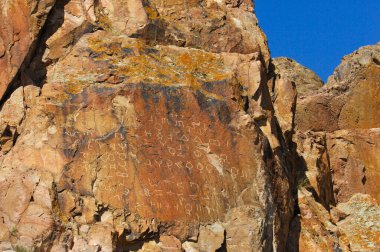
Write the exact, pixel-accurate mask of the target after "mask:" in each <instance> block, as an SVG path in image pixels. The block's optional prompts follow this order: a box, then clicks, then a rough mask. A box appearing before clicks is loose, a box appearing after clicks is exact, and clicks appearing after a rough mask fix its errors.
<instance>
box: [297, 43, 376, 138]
mask: <svg viewBox="0 0 380 252" xmlns="http://www.w3.org/2000/svg"><path fill="white" fill-rule="evenodd" d="M379 47H380V45H379V44H377V45H373V46H368V47H364V48H362V49H359V50H358V51H357V52H354V53H353V54H351V55H349V56H347V57H345V58H344V59H343V61H342V63H341V65H340V66H338V68H337V69H336V71H335V75H334V76H332V77H330V79H329V81H328V83H327V85H326V87H325V91H324V92H322V93H320V94H316V95H312V96H309V97H307V98H305V99H303V100H302V101H300V102H299V103H298V104H297V113H296V119H295V121H296V125H297V127H298V129H300V130H302V131H304V130H315V131H335V130H339V129H358V128H359V129H368V128H377V127H378V126H379V125H380V121H379V120H380V119H379V118H380V116H379V111H380V107H379V106H380V105H379V104H380V103H379V100H380V96H379V90H380V89H379V88H380V86H379V83H380V65H379V60H378V58H379V57H380V56H379V55H380V54H379ZM339 76H341V77H339Z"/></svg>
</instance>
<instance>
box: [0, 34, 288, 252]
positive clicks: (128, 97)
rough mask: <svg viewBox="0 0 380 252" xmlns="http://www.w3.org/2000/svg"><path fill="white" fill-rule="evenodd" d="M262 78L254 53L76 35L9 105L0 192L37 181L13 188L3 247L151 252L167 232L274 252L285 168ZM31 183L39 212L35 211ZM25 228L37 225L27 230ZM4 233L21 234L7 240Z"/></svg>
mask: <svg viewBox="0 0 380 252" xmlns="http://www.w3.org/2000/svg"><path fill="white" fill-rule="evenodd" d="M244 68H248V69H249V73H250V74H252V75H253V76H256V79H255V80H252V79H250V78H247V72H245V71H240V70H241V69H244ZM265 78H266V76H265V62H264V61H263V59H262V57H261V56H260V54H259V53H252V54H236V53H221V54H215V53H211V52H207V51H204V50H198V49H188V48H182V47H176V46H163V45H156V46H153V45H149V44H147V43H146V42H145V41H144V40H141V39H135V38H128V37H127V36H125V35H119V36H117V35H112V34H110V33H109V32H105V31H97V32H95V33H91V34H87V35H84V36H83V37H82V38H81V39H79V40H78V42H77V43H76V44H75V46H74V47H73V48H72V50H71V51H70V52H69V54H67V55H66V56H65V57H63V58H62V59H60V60H59V61H58V62H57V63H56V64H54V65H53V66H51V67H50V68H49V70H48V72H47V79H46V84H44V85H43V87H42V89H41V91H40V92H38V93H37V97H34V98H33V99H32V100H33V101H34V102H30V105H28V106H26V105H25V104H24V103H23V102H22V101H24V100H26V99H25V97H24V99H23V95H25V93H23V92H20V94H18V96H16V95H15V98H14V99H13V100H15V102H13V100H12V101H10V102H13V103H16V101H18V100H20V102H19V103H20V110H21V111H22V113H20V115H23V116H22V120H16V119H17V118H16V119H14V120H13V121H17V123H16V124H17V125H15V126H14V127H15V128H16V129H17V135H16V136H15V137H14V138H13V141H12V145H11V146H10V147H9V148H8V149H7V150H6V151H4V152H3V157H2V159H1V160H2V167H1V170H0V171H1V175H2V177H4V181H0V185H1V186H3V187H6V188H16V186H17V187H21V186H22V185H18V184H17V183H16V181H13V180H11V178H12V177H14V176H21V175H22V174H29V173H31V172H32V171H33V172H34V173H35V174H36V175H35V176H36V178H35V180H36V181H37V182H34V183H30V184H31V185H28V187H26V186H25V188H26V189H28V188H30V189H28V190H26V189H25V190H18V192H17V195H18V196H17V197H18V199H22V201H21V200H19V204H20V210H19V211H17V212H14V211H13V212H12V211H8V210H7V208H5V209H4V210H3V209H2V208H0V214H1V216H2V217H3V218H4V219H9V220H10V221H9V222H5V223H4V225H5V227H6V229H7V230H8V232H9V234H8V233H7V234H5V236H7V237H8V238H9V237H10V236H12V237H13V238H12V242H14V243H16V244H21V245H22V246H26V247H33V246H34V247H36V246H40V247H44V246H53V247H54V249H56V250H60V249H65V248H73V249H74V248H75V249H79V248H81V247H83V248H88V249H89V250H92V249H101V250H102V251H112V250H123V249H129V248H134V247H139V246H140V245H141V246H142V248H144V249H145V250H146V251H150V249H151V250H152V251H154V250H155V249H160V248H161V247H162V246H164V245H162V244H164V243H165V242H163V241H161V242H160V241H157V242H155V239H157V238H158V239H159V240H162V239H164V238H162V237H165V236H167V235H170V236H173V237H174V238H171V239H174V240H173V242H175V244H177V242H176V241H177V240H178V241H179V242H180V243H183V244H182V245H181V246H180V247H189V246H190V247H193V248H200V249H201V250H202V251H203V250H205V251H208V250H210V251H211V250H215V249H219V248H222V247H223V246H227V247H231V248H234V247H236V246H237V245H238V246H240V245H239V241H240V240H244V242H245V243H244V244H245V245H244V248H247V249H253V250H263V251H270V250H272V249H278V250H283V248H284V246H285V243H286V239H287V229H288V227H289V221H290V217H291V214H292V206H293V202H292V198H291V194H290V186H291V185H290V183H289V180H288V176H287V172H288V170H289V169H290V167H288V166H287V165H286V163H283V162H284V161H283V160H282V158H283V156H282V154H281V153H282V152H284V148H285V147H284V146H282V145H281V141H280V140H279V135H278V131H279V130H280V129H279V128H276V127H277V126H276V124H275V119H274V117H273V116H272V114H273V111H272V107H271V106H268V104H271V102H270V97H269V93H268V92H267V86H266V79H265ZM26 88H27V87H25V88H24V89H26ZM21 90H23V89H21ZM19 96H20V97H21V98H20V99H18V98H17V97H19ZM247 107H248V108H247ZM8 121H10V120H7V121H6V122H8ZM8 124H9V123H8ZM38 181H40V182H38ZM41 183H43V184H44V185H48V189H49V191H48V192H49V193H48V195H49V197H47V196H46V199H47V200H48V201H49V202H51V204H50V205H49V206H43V205H40V203H37V202H35V201H36V199H35V197H34V196H33V188H34V187H35V186H36V184H38V185H39V184H41ZM15 190H16V189H15ZM34 193H35V191H34ZM6 195H7V194H6ZM8 197H9V196H2V197H1V200H2V201H1V202H3V204H2V205H3V206H4V207H7V206H9V205H8V204H10V202H11V201H10V199H8ZM15 200H16V199H15ZM12 202H13V201H12ZM28 209H31V210H28ZM29 212H30V213H32V214H33V215H32V216H30V214H29ZM25 214H27V217H25V218H24V217H23V215H25ZM239 216H242V217H244V220H246V221H248V222H249V223H255V225H253V226H251V225H247V224H246V221H243V220H242V221H241V222H236V221H235V220H236V218H237V217H239ZM18 220H20V221H19V222H18ZM24 220H25V221H24ZM31 221H34V222H35V223H40V224H38V229H36V232H34V231H33V230H31V229H30V222H31ZM14 223H19V224H18V225H24V226H20V227H18V226H16V228H17V230H18V231H19V232H17V233H16V232H13V235H12V230H13V229H12V228H13V226H14ZM24 223H25V224H24ZM52 226H54V227H55V228H52ZM68 227H70V228H68ZM236 228H239V230H240V232H242V234H238V233H236ZM27 230H29V233H28V236H24V235H22V234H24V232H26V231H27ZM75 230H79V231H75ZM37 231H38V232H37ZM63 237H66V238H63ZM227 237H229V240H228V241H226V239H227ZM5 240H7V239H5ZM175 244H174V245H171V246H174V247H176V246H177V245H175ZM168 246H169V245H168ZM177 247H178V246H177ZM242 248H243V247H242ZM74 251H75V250H74ZM158 251H160V250H158Z"/></svg>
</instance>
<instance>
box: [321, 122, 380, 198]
mask: <svg viewBox="0 0 380 252" xmlns="http://www.w3.org/2000/svg"><path fill="white" fill-rule="evenodd" d="M379 139H380V130H379V129H378V128H375V129H369V130H350V131H348V130H342V131H336V132H334V133H333V134H328V135H327V143H328V152H329V156H330V165H331V170H332V173H333V183H334V194H335V197H336V200H337V202H346V201H348V200H349V199H350V198H351V197H352V196H353V195H354V194H356V193H362V194H369V195H371V196H372V197H373V198H374V199H375V200H376V201H377V203H378V204H379V203H380V189H379V186H378V182H379V179H380V170H379V167H380V159H379V154H378V153H379V150H380V142H379Z"/></svg>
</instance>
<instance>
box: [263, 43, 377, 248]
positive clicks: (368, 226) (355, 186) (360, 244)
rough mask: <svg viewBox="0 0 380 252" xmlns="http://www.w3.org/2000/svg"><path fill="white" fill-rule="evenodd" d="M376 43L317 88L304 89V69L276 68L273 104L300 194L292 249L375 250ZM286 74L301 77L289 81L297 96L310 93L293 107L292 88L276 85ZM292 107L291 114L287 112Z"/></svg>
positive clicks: (290, 242) (353, 56) (306, 76)
mask: <svg viewBox="0 0 380 252" xmlns="http://www.w3.org/2000/svg"><path fill="white" fill-rule="evenodd" d="M379 46H380V45H379V44H377V45H373V46H367V47H363V48H360V49H359V50H358V51H356V52H354V53H353V54H351V55H348V56H346V57H344V58H343V60H342V63H341V65H340V66H338V67H337V69H336V70H335V72H334V75H333V76H331V77H330V78H329V81H328V83H327V85H326V86H324V87H322V88H320V89H319V90H316V89H315V88H313V87H312V86H310V85H305V83H309V81H303V79H302V78H304V79H306V80H310V77H309V76H312V75H310V72H309V71H305V70H302V68H300V67H298V66H297V65H293V66H289V67H287V68H285V67H283V66H282V65H281V64H277V65H276V68H275V70H274V76H275V77H277V78H275V80H274V81H273V82H272V83H273V86H274V88H272V100H273V101H274V107H275V109H276V112H277V116H278V117H279V122H280V124H281V121H287V124H286V125H287V127H285V129H287V130H288V131H290V130H291V131H290V132H292V133H293V135H290V137H288V139H287V140H288V141H289V146H291V149H292V153H293V157H294V163H295V167H296V178H297V182H296V183H295V184H296V187H297V189H298V190H297V194H296V195H297V196H296V198H297V201H298V207H299V211H296V212H295V213H297V212H299V213H298V215H296V216H295V217H294V219H293V221H292V224H291V228H290V230H291V232H290V236H289V240H288V244H287V248H288V250H290V251H294V250H299V251H310V250H313V251H336V250H337V249H340V250H342V251H377V250H379V249H380V246H379V240H378V237H379V235H380V234H379V231H380V229H379V226H380V222H379V219H378V218H377V217H378V213H377V211H378V208H379V205H378V204H379V195H380V192H379V188H378V186H377V183H378V181H379V174H380V170H379V167H380V164H379V155H378V153H379V151H380V148H379V142H378V140H379V125H380V124H379V121H378V118H379V110H378V106H379V104H380V103H379V101H380V99H379V95H378V93H379V92H378V91H379V84H380V65H379V60H378V59H379V57H380V56H379V55H380V54H379V52H380V51H379ZM274 62H275V61H274ZM299 71H301V72H302V73H299ZM272 72H273V71H272ZM293 72H294V73H293ZM289 73H293V76H302V78H301V79H296V78H294V79H293V80H294V86H295V87H296V89H297V91H298V90H304V89H307V90H308V92H307V95H305V96H303V97H298V98H297V102H296V104H292V105H289V104H288V102H289V101H291V99H289V98H287V97H295V96H296V94H297V93H296V92H295V91H294V89H292V88H288V89H285V91H282V90H281V89H279V88H276V85H284V84H283V83H284V82H285V81H284V80H283V78H286V77H282V76H289ZM288 78H289V77H288ZM270 84H271V83H270ZM278 90H280V91H278ZM302 92H304V91H302ZM281 94H282V95H281ZM276 103H277V104H279V105H277V106H276ZM280 104H281V105H280ZM292 106H295V107H296V109H294V110H289V108H290V107H292ZM284 108H288V109H287V113H283V111H284ZM290 111H292V112H290ZM291 120H294V123H293V124H292V127H291V128H289V125H290V122H291ZM282 125H284V124H282ZM288 136H289V135H288Z"/></svg>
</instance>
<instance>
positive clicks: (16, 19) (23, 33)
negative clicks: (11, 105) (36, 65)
mask: <svg viewBox="0 0 380 252" xmlns="http://www.w3.org/2000/svg"><path fill="white" fill-rule="evenodd" d="M54 2H55V1H54V0H43V1H21V0H11V1H1V3H0V8H1V10H2V11H1V12H0V20H1V22H0V69H1V72H0V98H2V97H3V95H4V93H5V92H6V90H7V88H8V86H9V85H10V84H11V82H12V81H13V79H14V78H15V76H16V74H17V73H18V72H19V69H20V67H21V66H22V64H23V62H24V61H25V60H27V56H29V57H30V56H31V55H30V54H31V53H32V48H33V47H34V46H35V42H36V41H37V39H38V35H39V34H40V31H41V29H42V27H43V25H44V23H45V20H46V18H47V16H48V14H49V12H50V10H51V8H52V6H53V5H54Z"/></svg>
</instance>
